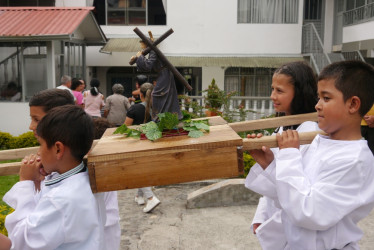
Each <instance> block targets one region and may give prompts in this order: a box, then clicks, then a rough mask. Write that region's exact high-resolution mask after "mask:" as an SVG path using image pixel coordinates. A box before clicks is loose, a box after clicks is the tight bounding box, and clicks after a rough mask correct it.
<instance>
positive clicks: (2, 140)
mask: <svg viewBox="0 0 374 250" xmlns="http://www.w3.org/2000/svg"><path fill="white" fill-rule="evenodd" d="M12 139H13V136H12V135H11V134H9V133H5V132H0V150H1V149H8V146H9V142H10V141H11V140H12Z"/></svg>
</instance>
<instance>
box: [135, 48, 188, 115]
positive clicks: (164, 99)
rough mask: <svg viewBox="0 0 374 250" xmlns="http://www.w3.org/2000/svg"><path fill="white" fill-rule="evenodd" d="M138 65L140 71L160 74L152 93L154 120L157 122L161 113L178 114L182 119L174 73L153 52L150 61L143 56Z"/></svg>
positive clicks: (149, 57) (138, 60)
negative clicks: (152, 71)
mask: <svg viewBox="0 0 374 250" xmlns="http://www.w3.org/2000/svg"><path fill="white" fill-rule="evenodd" d="M136 65H137V68H138V70H140V71H151V70H152V69H153V70H154V71H156V72H158V76H157V83H156V86H155V88H154V89H153V92H152V119H153V120H154V121H157V120H158V118H157V114H159V113H165V112H170V113H176V114H178V118H179V119H182V118H183V115H182V113H181V111H180V107H179V101H178V94H177V88H176V86H175V81H174V75H173V73H172V72H171V71H170V70H169V69H168V68H167V67H166V66H165V65H164V64H163V63H162V62H161V60H159V58H158V56H157V55H156V53H155V52H154V51H153V50H151V51H150V52H149V56H148V59H147V58H146V57H144V56H143V55H141V56H139V57H138V59H137V60H136Z"/></svg>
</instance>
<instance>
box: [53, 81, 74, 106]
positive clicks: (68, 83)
mask: <svg viewBox="0 0 374 250" xmlns="http://www.w3.org/2000/svg"><path fill="white" fill-rule="evenodd" d="M57 88H58V89H63V90H67V91H69V93H70V94H71V95H72V96H73V98H74V102H77V99H76V98H75V96H74V94H73V91H72V90H71V77H70V76H68V75H64V76H62V77H61V84H60V86H58V87H57Z"/></svg>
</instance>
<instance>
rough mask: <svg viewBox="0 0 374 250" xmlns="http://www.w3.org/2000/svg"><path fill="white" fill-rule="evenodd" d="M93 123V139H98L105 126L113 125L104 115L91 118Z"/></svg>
mask: <svg viewBox="0 0 374 250" xmlns="http://www.w3.org/2000/svg"><path fill="white" fill-rule="evenodd" d="M93 123H94V139H95V140H96V139H100V138H101V137H102V136H103V134H104V133H105V130H106V129H107V128H111V127H113V126H112V124H110V122H109V121H108V120H107V119H106V118H104V117H98V118H95V119H93Z"/></svg>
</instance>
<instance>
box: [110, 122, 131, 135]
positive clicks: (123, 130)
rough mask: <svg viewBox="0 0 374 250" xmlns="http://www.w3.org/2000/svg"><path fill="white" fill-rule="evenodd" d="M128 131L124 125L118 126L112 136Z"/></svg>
mask: <svg viewBox="0 0 374 250" xmlns="http://www.w3.org/2000/svg"><path fill="white" fill-rule="evenodd" d="M129 130H131V129H129V128H128V127H127V126H126V125H125V124H122V125H121V126H119V127H118V128H117V129H116V130H115V131H114V132H113V134H127V133H128V132H129Z"/></svg>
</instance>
